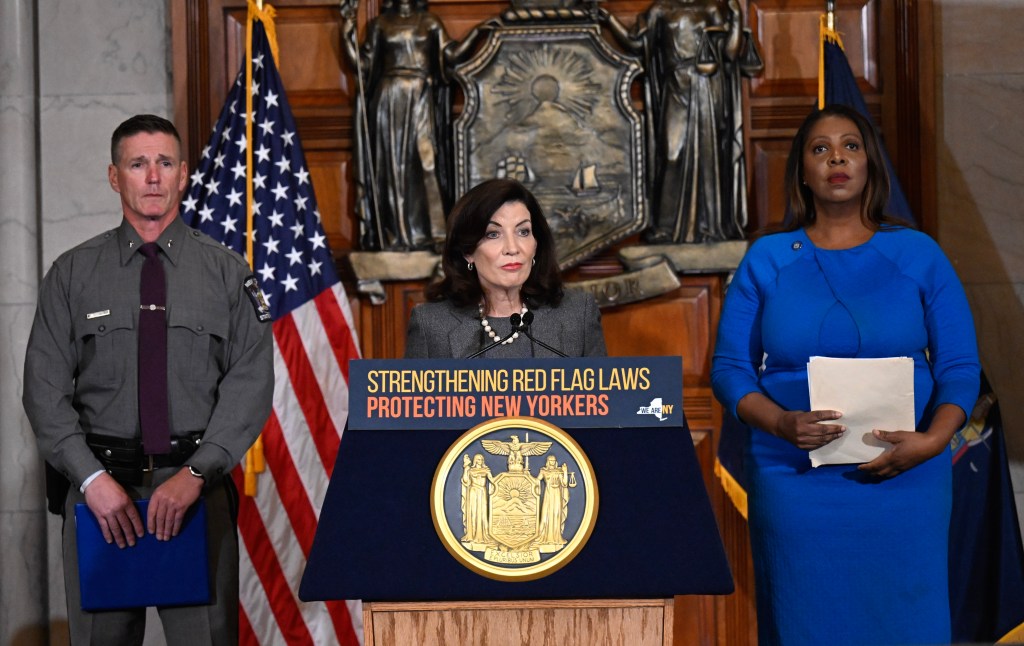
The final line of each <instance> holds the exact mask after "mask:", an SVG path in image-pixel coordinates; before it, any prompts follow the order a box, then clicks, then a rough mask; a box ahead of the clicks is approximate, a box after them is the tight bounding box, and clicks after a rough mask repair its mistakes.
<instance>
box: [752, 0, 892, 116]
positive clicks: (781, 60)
mask: <svg viewBox="0 0 1024 646" xmlns="http://www.w3.org/2000/svg"><path fill="white" fill-rule="evenodd" d="M879 1H880V0H844V1H843V2H837V3H836V4H837V11H836V12H835V15H836V24H837V25H839V31H840V35H841V36H842V39H843V46H844V47H845V50H846V58H847V60H849V62H850V67H851V69H852V70H853V74H854V76H855V77H857V79H858V80H859V81H860V84H861V91H863V92H866V93H869V94H870V93H872V92H876V91H877V90H878V86H879V80H878V67H879V66H878V63H877V54H878V27H877V25H878V15H877V14H878V2H879ZM824 4H825V3H824V2H823V1H822V0H751V2H750V4H749V10H748V14H747V15H748V16H749V17H748V22H749V24H750V27H751V29H752V30H753V31H754V33H755V34H757V38H758V42H760V43H761V46H762V48H763V50H764V59H765V66H764V73H763V74H762V75H761V76H759V77H757V78H754V79H752V80H751V82H750V93H751V96H755V97H778V96H802V97H814V96H816V95H817V93H818V40H819V36H818V25H819V22H820V17H821V15H822V13H823V12H824Z"/></svg>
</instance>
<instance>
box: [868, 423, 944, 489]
mask: <svg viewBox="0 0 1024 646" xmlns="http://www.w3.org/2000/svg"><path fill="white" fill-rule="evenodd" d="M871 433H872V435H874V436H875V437H877V438H878V439H880V440H882V441H883V442H888V443H889V444H892V448H890V449H887V450H886V452H885V453H883V454H882V455H880V456H878V457H877V458H875V459H874V460H872V461H871V462H867V463H865V464H862V465H860V466H859V467H857V468H858V469H860V470H861V471H867V472H868V473H870V474H872V475H876V476H878V477H880V478H891V477H893V476H896V475H899V474H901V473H903V472H904V471H906V470H908V469H912V468H914V467H916V466H917V465H919V464H921V463H922V462H924V461H926V460H930V459H932V458H934V457H935V456H936V455H938V454H939V453H940V452H941V451H942V449H943V448H944V447H945V446H946V445H947V444H949V442H948V441H946V442H942V441H941V439H942V438H937V437H936V436H935V435H933V434H931V433H915V432H913V431H880V430H877V429H876V430H874V431H871Z"/></svg>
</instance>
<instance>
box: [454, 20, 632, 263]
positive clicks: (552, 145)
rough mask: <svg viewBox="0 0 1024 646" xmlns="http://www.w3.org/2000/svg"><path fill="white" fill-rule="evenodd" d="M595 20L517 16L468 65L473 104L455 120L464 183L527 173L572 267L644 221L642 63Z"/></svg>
mask: <svg viewBox="0 0 1024 646" xmlns="http://www.w3.org/2000/svg"><path fill="white" fill-rule="evenodd" d="M640 69H641V68H640V65H639V64H638V62H637V61H636V59H634V58H633V57H630V56H628V55H625V54H623V53H621V52H618V51H616V50H615V49H613V48H611V47H610V46H609V45H608V43H607V42H606V41H605V40H604V39H603V38H602V36H601V32H600V28H599V27H598V26H597V25H596V24H593V23H585V22H584V23H555V24H512V25H508V24H505V25H502V26H499V27H497V28H496V29H495V30H494V31H492V32H491V34H490V35H489V37H488V38H487V41H486V43H485V44H484V46H483V47H482V48H481V49H480V51H478V52H477V53H476V55H475V56H474V57H473V58H472V59H470V60H468V61H467V62H465V63H463V64H462V65H460V66H458V67H457V68H456V70H455V75H456V78H457V79H458V81H459V83H460V84H461V86H462V89H463V91H464V93H465V97H466V99H465V107H464V109H463V112H462V114H461V115H460V116H459V117H458V119H457V120H456V121H455V190H456V193H457V195H462V194H463V193H465V192H466V191H467V190H469V189H470V188H472V187H473V186H475V185H476V184H478V183H479V182H481V181H483V180H485V179H490V178H493V177H512V178H514V179H517V180H519V181H521V182H522V183H523V184H525V185H526V187H527V188H529V189H530V191H531V192H532V193H533V194H534V195H535V196H536V197H537V200H538V201H539V202H540V205H541V207H542V208H543V209H544V214H545V215H546V216H547V220H548V225H549V226H550V227H551V231H552V233H553V234H554V237H555V241H556V245H557V252H558V262H559V266H560V267H561V268H562V269H566V268H568V267H572V266H574V265H576V264H578V263H580V262H581V261H583V260H584V259H585V258H587V257H588V256H590V255H593V254H594V253H597V252H598V251H601V250H602V249H605V248H607V247H609V246H610V245H612V244H614V243H615V242H617V241H619V240H621V239H623V238H625V237H627V236H629V235H632V234H633V233H636V232H638V231H640V230H641V229H643V228H644V227H645V226H646V224H647V213H646V207H645V202H644V199H643V196H644V178H645V169H644V148H643V123H642V118H641V115H640V114H639V113H638V112H637V111H636V110H634V108H633V106H632V103H631V100H630V86H631V84H632V83H633V80H634V79H635V77H636V76H637V75H638V74H639V73H640Z"/></svg>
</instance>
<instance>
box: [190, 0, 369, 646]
mask: <svg viewBox="0 0 1024 646" xmlns="http://www.w3.org/2000/svg"><path fill="white" fill-rule="evenodd" d="M263 17H264V19H269V16H267V15H266V14H264V16H263ZM250 20H251V21H252V72H251V78H252V85H251V93H252V104H253V107H252V110H253V115H254V118H253V123H252V128H251V133H252V140H251V141H249V140H247V138H246V123H245V114H246V86H247V83H246V66H245V63H244V62H243V65H242V71H241V72H240V73H239V75H238V78H237V79H236V81H235V84H234V85H233V86H232V88H231V91H230V93H229V94H228V98H227V101H226V102H225V105H224V108H223V110H222V111H221V114H220V118H219V119H218V120H217V124H216V125H215V126H214V128H213V134H212V135H211V137H210V143H209V145H207V146H206V148H205V149H204V150H203V153H202V159H201V160H200V162H199V165H198V168H197V169H196V171H195V172H194V173H193V174H192V176H191V184H190V187H189V190H188V192H187V194H186V196H185V199H184V201H183V202H182V208H181V212H182V214H183V217H184V219H185V221H186V222H187V223H188V224H189V225H190V226H192V227H195V228H197V229H199V230H201V231H203V232H205V233H207V234H209V235H210V236H212V237H213V238H215V239H217V240H219V241H221V243H222V244H224V245H226V246H228V247H231V248H232V249H234V250H235V251H237V252H239V253H241V254H243V255H246V240H245V232H246V226H247V224H246V223H247V213H246V210H247V206H246V202H247V200H246V181H247V179H246V178H247V175H249V176H251V178H252V188H253V191H252V211H253V225H252V227H253V232H254V239H253V245H252V246H253V254H252V255H253V258H252V262H250V265H251V266H252V267H253V268H254V270H255V273H256V275H257V276H258V277H259V283H260V286H261V288H262V290H263V292H264V294H265V296H266V298H267V300H268V301H269V305H270V311H271V314H272V316H273V333H274V371H275V375H276V384H275V388H274V407H273V413H272V414H271V416H270V419H269V420H268V421H267V423H266V426H265V427H264V428H263V435H262V445H263V453H264V455H265V459H266V466H267V469H266V471H264V472H263V473H262V474H260V475H259V478H258V481H257V490H256V495H255V496H248V495H244V494H243V495H242V496H241V502H240V504H239V514H238V535H239V547H240V550H239V551H240V560H241V563H240V572H239V574H240V585H239V589H240V606H241V607H240V622H239V625H240V642H241V643H242V644H288V645H292V644H317V645H320V644H346V645H347V644H359V643H360V642H361V633H362V610H361V607H360V602H359V601H349V602H345V601H337V602H328V603H320V602H317V603H304V602H301V601H299V599H298V588H299V582H300V580H301V578H302V572H303V570H304V568H305V566H306V558H307V556H308V555H309V550H310V547H311V546H312V544H313V534H314V532H315V530H316V524H317V520H318V519H319V516H320V509H321V506H322V505H323V500H324V495H325V494H326V492H327V484H328V480H329V479H330V475H331V470H332V468H333V467H334V459H335V456H336V455H337V452H338V445H339V443H340V440H341V433H342V430H343V428H344V426H345V421H346V419H347V417H348V361H349V359H352V358H358V357H359V349H358V343H357V341H356V337H355V332H354V329H353V326H352V313H351V310H350V308H349V305H348V300H347V297H346V295H345V291H344V288H343V287H342V285H341V283H340V282H339V281H338V276H337V274H336V273H335V270H334V265H333V261H332V258H331V252H330V249H328V247H327V244H326V236H325V235H324V230H323V226H322V225H321V222H320V213H319V211H318V210H317V204H316V198H315V197H314V195H313V186H312V184H311V183H310V174H309V168H308V166H307V165H306V160H305V156H304V155H303V154H302V150H301V148H300V145H299V139H298V137H297V135H296V129H295V120H294V118H293V117H292V113H291V110H290V109H289V107H288V104H287V101H286V98H285V93H284V89H283V86H282V84H281V78H280V76H279V75H278V72H277V68H276V67H275V65H274V57H273V54H272V53H271V48H270V46H269V43H268V37H267V30H266V29H264V26H263V23H262V22H260V21H259V20H253V18H252V17H250ZM270 25H271V26H272V23H270ZM271 33H273V32H272V30H271ZM247 149H251V150H252V156H251V164H252V168H251V173H249V172H248V171H249V168H248V167H247V163H248V162H247V157H248V156H247V153H246V151H247ZM247 260H248V258H247ZM248 462H249V461H248V460H247V463H248ZM233 475H234V477H235V480H236V482H237V483H238V484H239V490H243V489H244V487H243V485H242V483H243V480H244V475H243V472H242V467H238V468H236V469H235V471H234V474H233Z"/></svg>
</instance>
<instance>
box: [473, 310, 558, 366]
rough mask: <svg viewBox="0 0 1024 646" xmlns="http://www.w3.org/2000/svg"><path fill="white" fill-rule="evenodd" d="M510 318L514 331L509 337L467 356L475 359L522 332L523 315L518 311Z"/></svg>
mask: <svg viewBox="0 0 1024 646" xmlns="http://www.w3.org/2000/svg"><path fill="white" fill-rule="evenodd" d="M527 314H529V312H527ZM508 320H509V322H510V323H511V324H512V331H511V332H509V333H508V336H507V337H505V338H504V339H498V340H497V341H495V342H494V343H492V344H490V345H487V346H484V347H482V348H480V349H479V350H477V351H476V352H474V353H473V354H471V355H469V356H468V357H466V358H467V359H475V358H476V357H479V356H480V355H481V354H483V353H485V352H487V351H488V350H490V349H491V348H496V347H498V346H499V345H501V344H502V343H504V342H505V341H508V340H509V339H511V338H512V336H513V335H514V334H515V333H516V332H522V331H523V317H522V316H520V315H519V313H518V312H516V313H515V314H513V315H512V316H510V317H508ZM562 356H563V357H564V356H565V355H564V354H563V355H562Z"/></svg>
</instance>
